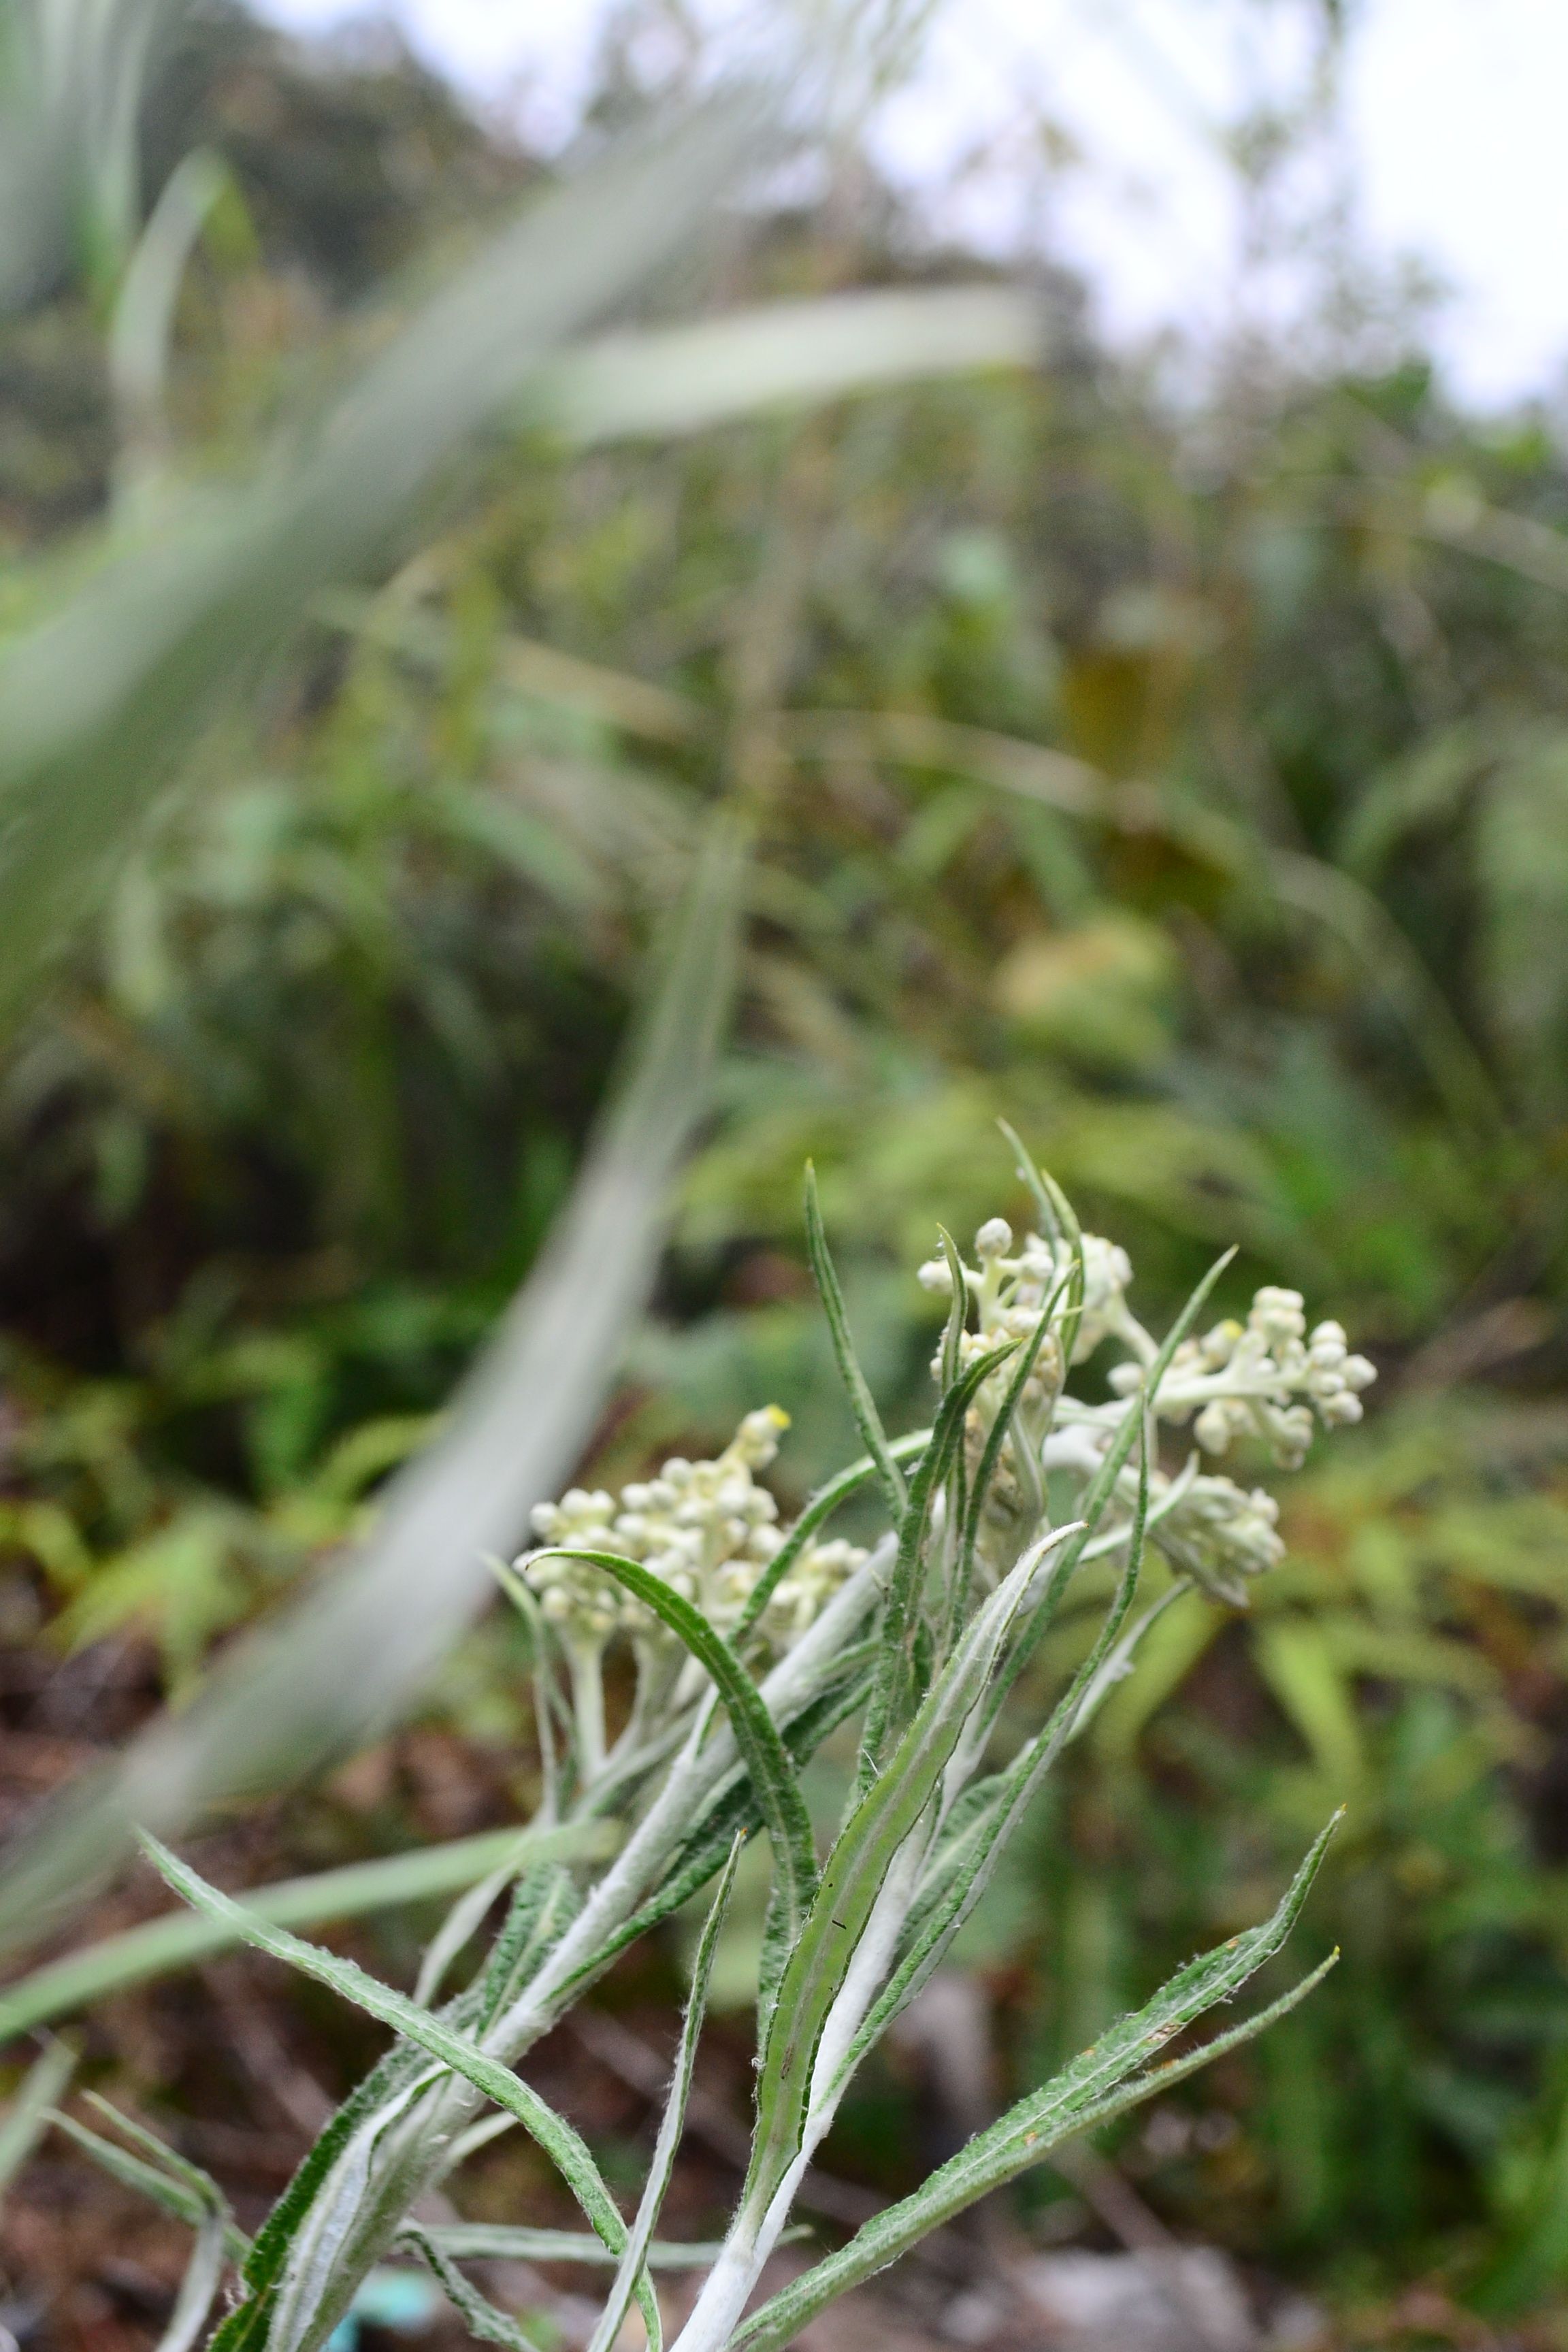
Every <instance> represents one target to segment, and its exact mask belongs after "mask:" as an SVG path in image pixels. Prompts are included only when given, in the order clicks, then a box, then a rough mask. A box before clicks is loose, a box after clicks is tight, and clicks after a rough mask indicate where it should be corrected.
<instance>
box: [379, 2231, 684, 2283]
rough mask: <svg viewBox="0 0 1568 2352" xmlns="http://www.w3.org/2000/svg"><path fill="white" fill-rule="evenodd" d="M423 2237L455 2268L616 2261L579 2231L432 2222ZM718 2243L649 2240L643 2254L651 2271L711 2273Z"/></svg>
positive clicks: (593, 2266) (590, 2265) (596, 2265)
mask: <svg viewBox="0 0 1568 2352" xmlns="http://www.w3.org/2000/svg"><path fill="white" fill-rule="evenodd" d="M425 2235H426V2238H428V2239H429V2241H430V2242H431V2243H432V2244H433V2245H436V2246H439V2248H440V2249H441V2252H443V2253H444V2254H449V2255H450V2256H451V2257H452V2259H453V2260H454V2261H456V2262H473V2263H480V2262H486V2263H582V2264H583V2265H584V2268H585V2269H588V2270H599V2269H604V2268H608V2267H609V2265H610V2264H612V2263H614V2262H615V2261H616V2256H615V2255H614V2254H612V2253H611V2252H610V2250H609V2248H608V2246H606V2245H605V2242H604V2240H603V2239H602V2238H591V2237H589V2236H587V2235H586V2234H585V2233H584V2231H578V2230H511V2229H508V2228H506V2227H505V2226H504V2225H501V2224H492V2223H490V2222H488V2221H432V2222H429V2223H426V2225H425ZM723 2251H724V2249H723V2244H722V2242H721V2241H720V2240H712V2241H702V2240H698V2239H693V2240H691V2241H690V2242H688V2241H686V2240H684V2239H682V2240H674V2239H668V2238H664V2239H660V2238H655V2239H653V2240H652V2241H651V2242H649V2244H648V2246H647V2249H646V2250H645V2252H644V2257H643V2259H644V2261H645V2262H646V2263H647V2267H648V2268H649V2270H652V2271H701V2270H707V2269H709V2268H710V2266H711V2265H712V2264H713V2263H716V2262H717V2261H718V2259H719V2257H720V2255H721V2253H722V2252H723Z"/></svg>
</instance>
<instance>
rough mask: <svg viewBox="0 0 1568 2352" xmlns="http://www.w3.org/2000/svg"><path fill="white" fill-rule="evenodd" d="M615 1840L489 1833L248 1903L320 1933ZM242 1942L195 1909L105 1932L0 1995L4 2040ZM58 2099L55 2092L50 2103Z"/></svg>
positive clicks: (603, 1829)
mask: <svg viewBox="0 0 1568 2352" xmlns="http://www.w3.org/2000/svg"><path fill="white" fill-rule="evenodd" d="M619 1834H620V1833H619V1832H618V1830H617V1829H616V1826H615V1825H614V1824H613V1823H612V1822H574V1823H572V1824H570V1825H569V1826H566V1827H563V1828H560V1829H552V1830H524V1831H521V1832H520V1831H517V1830H486V1831H484V1832H481V1833H480V1835H479V1836H478V1837H467V1838H454V1839H453V1840H452V1841H451V1842H450V1843H448V1844H446V1845H436V1846H426V1847H422V1848H420V1849H418V1850H416V1852H414V1853H399V1854H389V1855H387V1856H385V1857H384V1859H379V1860H377V1861H374V1862H354V1863H348V1864H345V1865H344V1866H343V1867H342V1869H341V1870H322V1871H316V1872H312V1873H311V1874H310V1875H309V1876H307V1877H303V1878H286V1879H281V1880H279V1882H278V1884H277V1885H272V1886H256V1887H251V1888H249V1889H248V1890H247V1893H246V1895H245V1896H244V1901H245V1903H246V1904H247V1906H248V1907H249V1908H250V1909H251V1910H253V1911H256V1912H258V1914H259V1915H260V1916H261V1917H262V1918H264V1919H270V1920H271V1921H272V1922H273V1924H274V1925H275V1926H277V1927H320V1926H321V1925H323V1924H324V1923H325V1922H326V1921H328V1920H330V1919H352V1918H356V1917H358V1916H360V1915H361V1914H363V1913H364V1912H366V1911H380V1910H384V1909H391V1908H392V1906H394V1905H395V1904H400V1903H417V1902H422V1901H424V1900H425V1899H426V1897H427V1896H429V1895H446V1894H448V1893H450V1892H451V1891H452V1890H453V1889H455V1888H458V1887H463V1886H469V1885H473V1884H474V1883H475V1881H476V1880H482V1879H484V1878H485V1877H487V1876H488V1875H489V1874H490V1873H491V1872H492V1871H495V1870H497V1869H498V1868H500V1867H502V1866H503V1865H506V1864H509V1863H510V1861H511V1859H512V1857H514V1856H515V1858H516V1863H517V1866H518V1867H519V1868H521V1867H522V1866H523V1865H524V1864H527V1863H530V1862H548V1861H551V1860H552V1859H556V1860H558V1859H565V1858H570V1859H572V1860H574V1861H584V1862H590V1861H594V1860H596V1859H599V1858H601V1857H603V1856H605V1855H608V1854H610V1853H613V1852H614V1851H615V1847H616V1843H617V1841H618V1838H619ZM237 1940H238V1938H237V1937H235V1936H234V1935H232V1934H231V1933H230V1932H229V1931H228V1930H227V1929H226V1928H225V1927H223V1926H221V1925H220V1923H219V1922H218V1921H217V1920H216V1919H206V1918H203V1917H201V1916H199V1915H198V1914H196V1913H194V1912H190V1911H175V1912H172V1913H170V1914H169V1915H168V1916H166V1917H164V1918H162V1919H149V1920H147V1921H146V1922H145V1923H144V1924H143V1925H142V1927H127V1928H125V1929H124V1930H123V1931H122V1933H121V1934H120V1935H118V1936H106V1937H104V1939H103V1941H102V1942H101V1943H98V1944H89V1946H88V1947H87V1948H86V1950H85V1951H80V1952H72V1953H70V1954H68V1956H67V1958H64V1959H60V1960H51V1961H50V1962H49V1964H48V1966H47V1968H42V1969H35V1970H34V1971H33V1973H32V1975H31V1976H27V1977H24V1978H23V1979H21V1981H20V1982H19V1983H17V1984H14V1985H8V1986H7V1987H6V1988H5V1990H4V1992H0V2041H6V2042H8V2041H10V2040H11V2039H12V2037H13V2036H14V2035H16V2034H18V2033H26V2032H29V2031H30V2030H31V2029H32V2028H33V2027H34V2026H37V2025H42V2024H44V2023H46V2022H47V2021H48V2020H50V2019H51V2018H56V2017H60V2016H63V2015H65V2014H66V2013H67V2012H68V2011H71V2010H74V2009H85V2008H86V2007H87V2006H88V2004H89V2002H91V2001H95V2000H101V1999H102V1998H103V1996H104V1995H105V1994H106V1993H110V1992H117V1991H119V1990H121V1987H122V1986H125V1985H130V1984H140V1983H143V1982H144V1981H145V1980H146V1979H148V1978H149V1977H157V1976H167V1975H169V1974H171V1973H172V1972H173V1971H174V1969H185V1968H191V1967H193V1966H194V1965H195V1963H196V1962H197V1961H198V1960H203V1959H205V1958H209V1957H210V1956H211V1954H213V1953H214V1952H221V1951H226V1949H228V1948H229V1947H230V1946H231V1945H232V1944H234V1943H235V1942H237ZM50 2096H51V2098H54V2097H58V2093H51V2095H50ZM0 2138H3V2127H0Z"/></svg>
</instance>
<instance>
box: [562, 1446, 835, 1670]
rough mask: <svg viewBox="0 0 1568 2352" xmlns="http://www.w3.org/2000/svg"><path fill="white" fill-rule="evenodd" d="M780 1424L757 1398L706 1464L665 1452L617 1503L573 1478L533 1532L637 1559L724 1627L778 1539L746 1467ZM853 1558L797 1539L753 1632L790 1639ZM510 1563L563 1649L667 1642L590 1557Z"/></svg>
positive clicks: (764, 1495)
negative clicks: (621, 1638) (799, 1547)
mask: <svg viewBox="0 0 1568 2352" xmlns="http://www.w3.org/2000/svg"><path fill="white" fill-rule="evenodd" d="M788 1426H789V1415H788V1414H787V1413H786V1412H781V1411H780V1409H779V1407H778V1406H777V1405H764V1406H763V1408H762V1410H761V1411H760V1412H749V1413H748V1414H747V1415H746V1417H745V1419H744V1420H743V1421H742V1423H741V1425H740V1427H739V1429H738V1430H737V1431H736V1432H735V1434H734V1436H733V1437H732V1438H731V1441H730V1444H728V1445H727V1446H726V1447H725V1449H724V1451H723V1453H722V1454H720V1455H719V1457H718V1459H717V1460H716V1461H713V1462H688V1461H687V1460H686V1459H685V1458H684V1457H683V1456H682V1455H680V1454H672V1455H671V1457H670V1459H669V1460H668V1462H666V1463H665V1464H664V1465H663V1467H662V1469H661V1470H660V1472H659V1474H658V1477H657V1478H650V1479H647V1480H637V1481H634V1482H633V1483H632V1484H631V1485H629V1486H623V1487H622V1489H621V1491H620V1496H619V1498H618V1499H617V1498H616V1497H615V1496H611V1495H609V1494H606V1493H605V1492H603V1491H602V1490H601V1491H597V1492H595V1493H593V1494H589V1493H587V1492H585V1491H584V1489H583V1488H582V1487H580V1486H574V1487H573V1488H572V1490H571V1491H570V1493H568V1494H565V1495H563V1496H562V1498H561V1500H560V1502H559V1503H541V1504H540V1505H539V1506H538V1507H536V1509H535V1511H534V1513H533V1528H534V1533H535V1534H536V1535H538V1536H540V1537H542V1538H543V1539H544V1541H545V1543H547V1544H552V1545H554V1544H562V1545H565V1546H567V1547H569V1548H571V1549H584V1550H594V1551H610V1552H616V1553H619V1554H620V1555H621V1557H622V1558H623V1559H635V1560H638V1561H640V1562H641V1564H642V1565H643V1566H644V1567H645V1568H647V1569H650V1570H652V1571H653V1573H654V1574H655V1575H656V1576H659V1577H662V1578H663V1579H664V1580H665V1582H666V1583H667V1584H668V1586H669V1587H670V1590H671V1591H675V1592H679V1594H680V1596H681V1598H682V1600H685V1601H690V1602H691V1603H692V1605H693V1607H694V1608H698V1609H700V1610H701V1612H702V1613H703V1615H704V1616H705V1617H707V1618H708V1620H709V1622H710V1623H711V1624H714V1625H717V1626H719V1627H720V1628H721V1630H722V1631H728V1630H729V1629H730V1628H731V1626H733V1625H734V1624H735V1623H736V1622H737V1621H738V1619H739V1617H740V1614H741V1612H742V1609H743V1608H744V1607H745V1605H746V1602H747V1601H749V1600H750V1598H751V1595H752V1591H753V1590H754V1589H755V1586H756V1583H757V1580H758V1578H759V1577H760V1576H761V1575H762V1573H763V1570H764V1569H765V1568H766V1567H767V1565H768V1563H769V1561H770V1560H772V1559H774V1558H775V1556H776V1555H777V1553H778V1552H779V1550H780V1549H781V1548H782V1546H783V1544H784V1535H783V1533H782V1531H781V1530H780V1528H779V1527H778V1524H777V1521H778V1505H777V1503H776V1502H775V1501H774V1500H773V1496H772V1495H770V1494H769V1492H768V1490H767V1488H766V1487H765V1486H758V1485H757V1484H756V1483H755V1480H754V1479H753V1476H752V1473H753V1471H756V1470H761V1469H765V1468H766V1467H767V1465H769V1463H771V1462H772V1461H773V1458H774V1456H775V1454H777V1452H778V1444H779V1437H780V1435H781V1433H782V1432H783V1431H784V1430H785V1429H787V1428H788ZM864 1557H865V1555H864V1553H863V1552H859V1551H857V1550H856V1549H854V1547H853V1546H850V1545H847V1544H837V1545H835V1544H819V1545H816V1546H815V1547H808V1548H807V1549H805V1551H804V1552H803V1554H802V1556H801V1558H800V1559H798V1560H796V1561H795V1564H794V1566H793V1567H792V1568H791V1569H790V1570H788V1571H787V1572H786V1574H785V1575H784V1578H783V1580H781V1582H780V1585H779V1587H778V1590H777V1591H776V1592H774V1593H773V1596H772V1597H771V1599H770V1601H769V1604H768V1606H767V1608H766V1609H765V1610H764V1612H763V1620H762V1623H763V1633H764V1634H765V1635H768V1636H771V1637H772V1638H773V1640H774V1641H775V1642H776V1643H780V1644H787V1643H788V1642H789V1641H791V1640H794V1639H796V1638H798V1636H799V1634H800V1633H804V1632H805V1627H806V1626H807V1625H808V1624H809V1623H810V1622H811V1620H812V1618H813V1617H814V1616H815V1615H816V1611H817V1609H818V1608H819V1607H820V1606H821V1604H822V1602H823V1601H824V1600H825V1599H826V1597H827V1595H828V1594H829V1593H830V1592H831V1591H834V1590H836V1589H837V1584H838V1583H840V1582H841V1581H842V1580H843V1578H844V1577H845V1576H846V1575H847V1574H848V1573H849V1572H850V1571H851V1570H852V1569H853V1568H856V1567H858V1565H859V1563H860V1561H861V1559H864ZM517 1565H518V1567H519V1568H520V1569H521V1570H525V1571H526V1573H527V1576H528V1580H529V1583H530V1584H531V1587H532V1588H533V1590H534V1591H536V1592H537V1593H538V1595H539V1602H540V1607H541V1609H542V1611H543V1613H544V1614H545V1616H546V1617H548V1618H549V1619H550V1620H551V1622H552V1623H553V1624H555V1625H556V1626H558V1627H559V1629H560V1632H561V1634H562V1638H563V1641H565V1642H566V1643H567V1645H568V1646H569V1647H573V1646H575V1647H580V1648H593V1649H596V1648H600V1647H602V1646H603V1644H604V1643H605V1642H606V1641H608V1640H609V1638H610V1637H611V1635H612V1634H615V1633H626V1634H630V1635H632V1636H634V1637H635V1638H636V1639H637V1640H640V1641H660V1640H663V1639H667V1638H669V1637H668V1635H667V1633H666V1629H665V1627H664V1624H663V1622H662V1621H661V1620H660V1619H659V1618H658V1616H657V1615H656V1614H655V1612H653V1611H652V1610H650V1609H648V1608H647V1607H646V1606H645V1605H644V1604H643V1603H642V1602H641V1601H637V1600H634V1599H633V1598H632V1596H631V1595H630V1594H629V1593H628V1592H626V1591H625V1589H624V1588H623V1587H622V1586H621V1585H619V1584H617V1582H616V1580H615V1578H614V1577H612V1576H610V1575H609V1574H608V1573H607V1572H606V1571H605V1570H603V1569H601V1568H599V1567H597V1566H596V1565H595V1563H594V1562H593V1561H592V1560H585V1559H573V1558H571V1557H569V1556H568V1557H563V1556H562V1555H561V1554H559V1553H554V1552H529V1553H524V1554H523V1555H522V1556H521V1559H519V1560H518V1563H517Z"/></svg>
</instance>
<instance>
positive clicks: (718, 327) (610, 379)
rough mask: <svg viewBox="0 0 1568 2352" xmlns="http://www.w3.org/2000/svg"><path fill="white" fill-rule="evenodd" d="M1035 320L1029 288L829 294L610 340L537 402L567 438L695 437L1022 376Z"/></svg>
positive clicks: (567, 368) (576, 356)
mask: <svg viewBox="0 0 1568 2352" xmlns="http://www.w3.org/2000/svg"><path fill="white" fill-rule="evenodd" d="M1041 327H1042V315H1041V311H1040V309H1039V306H1038V304H1037V302H1035V301H1034V300H1033V299H1031V298H1030V297H1029V296H1028V295H1027V294H1026V293H1022V292H1019V291H1017V290H1016V289H1010V288H1004V287H989V286H987V287H971V286H944V287H932V288H930V289H921V291H919V292H906V291H899V292H891V291H889V292H884V291H880V290H879V291H877V292H873V293H855V294H836V295H829V296H827V297H826V298H824V299H819V300H816V301H806V302H770V303H768V304H767V305H766V306H765V307H758V308H756V309H753V310H740V311H733V312H731V313H730V314H729V315H728V316H726V317H724V318H721V319H711V320H702V321H700V323H699V324H697V325H695V326H682V327H665V328H659V329H647V330H644V331H640V332H636V333H629V332H628V333H624V334H614V335H606V336H605V337H603V338H601V339H598V340H596V341H594V342H591V343H586V344H583V345H579V346H578V347H576V348H575V349H574V350H573V351H572V352H569V353H567V354H565V355H564V356H563V358H562V359H560V360H558V361H556V362H553V363H552V366H551V367H550V368H549V369H548V370H547V371H546V372H545V373H543V375H542V381H541V383H540V387H539V391H538V394H537V395H533V396H531V398H530V406H531V407H534V406H542V408H543V410H544V412H545V414H546V415H548V416H550V417H551V418H552V421H553V422H554V423H555V424H556V425H558V427H559V429H560V430H561V432H563V434H564V435H565V436H567V437H568V438H569V439H570V440H572V441H574V442H577V443H579V444H581V443H584V442H587V443H594V442H601V441H609V440H617V439H623V438H626V436H632V435H637V436H641V435H657V436H659V437H661V438H662V437H664V436H667V435H669V434H675V433H698V432H701V431H703V430H705V429H706V428H708V427H709V426H710V425H720V424H723V423H726V422H727V421H728V420H729V419H730V418H731V417H733V416H738V415H748V414H752V413H754V412H755V411H756V410H758V409H759V408H766V407H773V406H775V405H777V404H781V403H784V402H790V403H798V402H801V401H818V400H838V399H842V398H843V397H844V395H845V394H850V393H858V392H868V391H871V390H874V389H875V388H876V387H877V386H879V385H884V384H892V383H907V382H909V381H910V379H911V378H913V377H917V376H922V375H937V374H941V375H952V374H957V373H963V372H966V371H967V370H969V369H972V368H989V367H1027V366H1029V365H1030V364H1031V363H1032V362H1034V361H1035V360H1036V359H1037V357H1038V354H1039V349H1040V340H1041Z"/></svg>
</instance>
